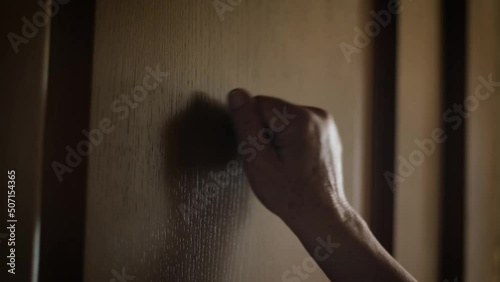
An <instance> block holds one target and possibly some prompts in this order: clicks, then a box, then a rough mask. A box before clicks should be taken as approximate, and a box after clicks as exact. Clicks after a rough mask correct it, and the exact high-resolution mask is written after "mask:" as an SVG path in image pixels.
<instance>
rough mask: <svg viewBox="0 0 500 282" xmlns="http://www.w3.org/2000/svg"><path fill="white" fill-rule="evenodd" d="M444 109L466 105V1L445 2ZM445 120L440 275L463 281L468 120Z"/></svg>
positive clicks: (449, 0) (443, 43) (443, 28)
mask: <svg viewBox="0 0 500 282" xmlns="http://www.w3.org/2000/svg"><path fill="white" fill-rule="evenodd" d="M442 5H443V6H442V13H443V22H442V31H441V32H442V40H443V42H442V60H443V61H442V66H443V91H442V93H443V94H442V95H443V97H442V99H443V102H442V106H443V113H444V112H445V111H447V110H448V109H453V106H454V104H457V105H462V104H463V102H464V98H465V89H466V82H465V80H466V78H465V70H466V2H465V0H444V1H443V2H442ZM453 125H455V124H454V123H449V122H448V123H446V122H444V123H443V128H444V130H445V132H446V135H447V136H448V139H447V140H446V142H445V143H444V144H443V150H442V153H443V155H442V171H443V177H442V190H441V208H442V210H441V230H440V233H441V237H440V239H441V244H440V245H441V257H440V277H439V281H443V280H444V279H448V280H452V279H454V278H455V277H457V278H458V281H463V265H464V263H463V261H464V256H463V253H464V186H465V123H463V124H462V125H461V126H459V127H458V128H452V126H453Z"/></svg>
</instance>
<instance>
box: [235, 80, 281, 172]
mask: <svg viewBox="0 0 500 282" xmlns="http://www.w3.org/2000/svg"><path fill="white" fill-rule="evenodd" d="M228 104H229V110H230V115H231V118H232V121H233V127H234V131H235V133H236V139H237V140H238V152H239V153H241V152H242V151H243V150H245V151H246V148H250V149H252V150H253V152H254V154H253V155H252V156H250V158H247V159H246V160H247V162H253V160H254V159H256V161H255V163H254V164H252V166H253V165H259V164H260V165H265V164H266V163H267V164H270V163H272V162H273V161H274V160H275V159H276V157H277V156H276V152H274V150H273V149H272V146H271V144H266V143H262V142H259V138H260V135H262V134H263V131H265V128H264V126H263V125H264V123H263V122H262V120H261V115H260V112H259V109H258V107H257V103H256V101H255V99H253V98H251V97H250V94H249V93H248V92H247V91H245V90H243V89H234V90H232V91H231V92H230V93H229V95H228Z"/></svg>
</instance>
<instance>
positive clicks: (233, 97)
mask: <svg viewBox="0 0 500 282" xmlns="http://www.w3.org/2000/svg"><path fill="white" fill-rule="evenodd" d="M227 99H228V103H229V108H230V109H231V110H234V109H237V108H239V107H241V106H243V105H244V104H245V103H246V102H248V100H250V96H249V95H248V94H247V93H246V92H245V91H243V90H241V89H238V88H236V89H234V90H231V92H229V95H228V98H227Z"/></svg>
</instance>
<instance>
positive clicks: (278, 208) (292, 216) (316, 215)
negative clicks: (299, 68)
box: [228, 89, 416, 282]
mask: <svg viewBox="0 0 500 282" xmlns="http://www.w3.org/2000/svg"><path fill="white" fill-rule="evenodd" d="M228 104H229V110H230V112H231V118H232V121H233V127H234V130H235V132H236V137H237V140H238V144H240V143H241V142H245V140H248V137H249V136H257V135H258V134H259V131H261V130H262V129H263V128H270V127H271V123H272V120H273V118H274V119H276V118H275V112H276V110H278V111H282V110H284V109H286V111H287V113H289V115H293V116H294V118H293V120H292V121H290V122H289V123H288V124H286V127H284V129H283V130H281V131H280V132H274V137H273V139H272V141H271V143H270V144H266V145H265V146H261V147H260V148H259V149H261V150H259V151H258V152H257V154H256V155H255V157H254V158H252V159H251V161H244V162H243V164H244V165H243V167H244V170H245V172H246V175H247V178H248V180H249V182H250V186H251V187H252V190H253V192H254V193H255V195H256V196H257V198H258V199H259V200H260V201H261V202H262V204H263V205H264V206H266V207H267V209H269V210H270V211H271V212H273V213H274V214H275V215H277V216H278V217H280V218H281V219H282V220H283V221H284V222H285V223H286V224H287V225H288V226H289V228H290V229H291V230H292V231H293V232H294V233H295V234H296V236H297V237H298V238H299V240H300V241H301V242H302V244H303V245H304V247H305V248H306V250H307V251H308V252H309V254H310V255H311V257H312V258H314V259H315V260H316V262H317V263H318V265H319V266H320V267H321V269H322V270H323V271H324V272H325V274H326V275H327V276H328V278H330V280H332V281H339V282H344V281H416V280H415V278H413V277H412V276H411V275H410V274H409V273H408V272H407V271H406V270H405V269H404V268H403V267H402V266H401V265H400V264H399V263H398V262H397V261H396V260H395V259H394V258H392V257H391V256H390V255H389V254H388V253H387V252H386V251H385V249H384V248H383V247H382V246H381V245H380V243H379V242H378V241H377V239H376V238H375V237H374V236H373V234H372V233H371V231H370V229H369V228H368V226H367V224H366V223H365V221H364V220H363V219H362V218H361V217H360V216H359V215H358V214H357V213H356V212H355V211H354V210H353V208H352V207H351V206H350V205H349V203H348V202H347V200H346V198H345V196H344V187H343V182H342V166H341V164H342V162H341V153H342V146H341V143H340V138H339V135H338V132H337V128H336V126H335V122H334V120H333V118H332V117H331V116H330V115H329V114H328V113H327V112H326V111H324V110H322V109H319V108H314V107H304V106H298V105H294V104H291V103H288V102H286V101H283V100H280V99H276V98H272V97H265V96H256V97H251V95H250V94H249V93H248V92H247V91H246V90H243V89H235V90H233V91H231V92H230V93H229V95H228ZM273 109H274V112H273ZM274 122H276V120H275V121H274ZM273 125H275V124H273ZM318 238H323V239H324V240H327V239H326V238H328V240H329V241H331V242H335V243H336V244H339V245H338V246H339V247H338V248H336V249H335V252H333V253H332V254H331V255H329V256H328V257H327V258H324V256H323V257H319V256H318V254H317V253H315V250H316V249H317V246H318V241H317V239H318Z"/></svg>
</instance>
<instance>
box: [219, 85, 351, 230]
mask: <svg viewBox="0 0 500 282" xmlns="http://www.w3.org/2000/svg"><path fill="white" fill-rule="evenodd" d="M228 102H229V108H230V111H231V116H232V120H233V126H234V129H235V132H236V138H237V140H238V152H239V153H240V154H241V155H242V156H243V158H244V169H245V172H246V174H247V177H248V180H249V182H250V185H251V187H252V189H253V191H254V193H255V195H256V196H257V197H258V199H259V200H260V201H261V202H262V203H263V204H264V205H265V206H266V207H267V208H268V209H269V210H270V211H271V212H273V213H275V214H276V215H278V216H279V217H281V218H282V219H283V220H284V221H285V222H286V223H287V224H289V225H290V224H292V225H294V224H296V223H299V224H300V222H301V220H302V219H303V220H310V219H311V217H314V216H321V215H322V214H323V213H324V212H328V213H333V214H334V217H335V218H338V219H339V220H340V221H344V220H345V217H347V216H349V213H350V208H349V205H348V204H347V201H346V199H345V196H344V191H343V183H342V169H341V162H342V160H341V151H342V148H341V143H340V138H339V135H338V132H337V128H336V126H335V123H334V121H333V118H332V117H331V116H330V115H329V114H328V113H327V112H325V111H324V110H322V109H318V108H313V107H303V106H298V105H294V104H291V103H288V102H286V101H283V100H280V99H276V98H271V97H266V96H256V97H251V96H250V95H249V93H248V92H246V91H245V90H242V89H235V90H233V91H231V93H230V94H229V96H228Z"/></svg>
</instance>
